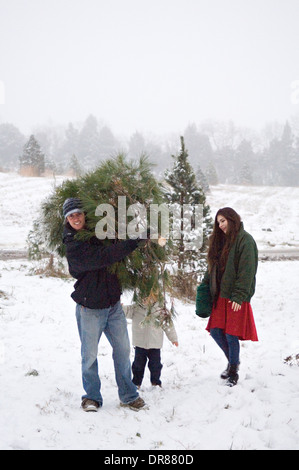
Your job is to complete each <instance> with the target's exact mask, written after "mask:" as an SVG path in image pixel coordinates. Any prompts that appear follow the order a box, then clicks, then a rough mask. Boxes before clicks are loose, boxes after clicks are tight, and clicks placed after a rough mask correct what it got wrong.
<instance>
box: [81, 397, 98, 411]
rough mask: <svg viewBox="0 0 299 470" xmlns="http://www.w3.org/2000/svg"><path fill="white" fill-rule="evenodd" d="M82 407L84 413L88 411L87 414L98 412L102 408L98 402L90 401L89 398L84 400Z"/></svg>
mask: <svg viewBox="0 0 299 470" xmlns="http://www.w3.org/2000/svg"><path fill="white" fill-rule="evenodd" d="M81 406H82V409H83V411H87V412H89V411H93V412H97V411H98V409H99V408H100V405H99V404H98V402H97V401H94V400H90V399H89V398H84V400H83V401H82V404H81Z"/></svg>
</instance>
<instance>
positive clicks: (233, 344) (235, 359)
mask: <svg viewBox="0 0 299 470" xmlns="http://www.w3.org/2000/svg"><path fill="white" fill-rule="evenodd" d="M210 334H211V336H212V338H213V339H214V340H215V341H216V343H217V344H218V346H219V347H220V348H221V349H222V351H223V352H224V354H225V355H226V357H227V360H228V362H229V363H230V365H231V366H237V365H238V364H239V362H240V342H239V338H238V336H233V335H228V334H226V333H224V331H223V330H222V329H221V328H213V329H212V330H211V331H210Z"/></svg>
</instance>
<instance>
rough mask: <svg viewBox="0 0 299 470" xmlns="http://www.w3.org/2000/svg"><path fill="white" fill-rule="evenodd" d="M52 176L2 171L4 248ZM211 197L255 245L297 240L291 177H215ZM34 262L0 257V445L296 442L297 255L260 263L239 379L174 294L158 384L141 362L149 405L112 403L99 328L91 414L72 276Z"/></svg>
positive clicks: (20, 234) (263, 445)
mask: <svg viewBox="0 0 299 470" xmlns="http://www.w3.org/2000/svg"><path fill="white" fill-rule="evenodd" d="M57 181H58V183H59V182H60V181H61V179H58V180H57ZM52 186H53V180H51V179H41V178H21V177H19V176H17V175H4V174H1V173H0V209H1V216H2V224H1V227H2V228H1V232H0V250H1V249H23V248H24V247H25V246H26V243H25V240H26V236H27V233H28V230H29V229H30V228H31V223H32V220H33V219H34V218H35V216H36V213H37V210H38V205H39V203H40V201H41V200H42V199H43V198H44V197H45V196H46V195H47V194H48V193H49V191H51V188H52ZM208 200H209V202H210V204H211V207H212V209H213V211H214V212H215V211H216V210H217V209H218V208H219V207H223V206H225V205H230V206H231V207H233V208H235V209H236V210H237V211H239V212H240V214H241V215H242V217H243V219H244V224H245V228H246V229H247V230H248V231H250V232H251V233H252V234H253V235H254V236H255V237H256V239H257V241H258V244H259V247H264V246H267V247H268V246H269V247H272V246H276V247H277V246H279V247H288V246H289V245H291V246H295V247H296V246H298V244H299V240H298V226H299V224H298V205H299V188H262V187H259V188H257V187H256V188H250V187H248V188H242V187H236V186H226V185H221V186H217V187H214V188H212V192H211V194H210V195H209V196H208ZM212 215H213V216H214V213H213V214H212ZM267 228H270V229H271V232H270V231H264V230H263V229H267ZM268 237H269V238H268ZM33 267H34V263H32V262H29V261H28V260H25V259H24V260H12V261H0V291H2V292H1V293H0V416H1V419H0V449H1V450H10V449H31V450H72V449H91V450H96V449H100V450H105V451H112V450H127V451H135V450H156V451H157V450H160V451H165V450H175V451H190V452H192V451H194V450H202V449H205V450H208V449H212V450H214V449H224V450H229V449H233V450H254V449H258V450H279V449H287V450H295V449H296V450H298V449H299V367H298V366H297V365H293V366H290V365H289V364H285V363H284V359H285V358H286V357H287V356H290V355H292V354H297V353H299V336H298V331H299V315H298V303H299V291H298V279H299V261H271V262H260V265H259V270H258V277H257V291H256V295H255V296H254V298H253V301H252V306H253V310H254V314H255V320H256V325H257V331H258V335H259V340H260V341H259V342H258V343H251V342H243V343H242V347H241V368H240V382H239V384H238V385H237V386H236V387H234V388H228V387H226V386H225V385H224V384H223V381H221V379H220V378H219V374H220V373H221V372H222V370H223V369H224V368H225V367H226V361H225V359H224V357H223V356H222V354H221V352H220V350H219V348H218V347H217V346H216V345H215V344H214V342H213V340H212V339H211V338H210V337H209V334H208V333H207V332H206V331H205V327H206V323H207V321H206V320H201V319H199V318H197V317H196V315H195V313H194V305H193V304H183V303H181V302H176V308H177V311H178V315H177V318H176V321H175V325H176V328H177V332H178V335H179V347H178V348H175V347H173V346H172V345H171V344H170V343H169V342H168V340H167V339H165V343H164V348H163V352H162V358H163V364H164V368H163V370H162V381H163V388H162V389H156V388H155V389H152V388H151V386H150V382H149V374H148V372H146V376H145V380H144V383H143V386H142V389H141V396H142V397H143V398H144V399H145V401H146V402H147V404H148V409H147V410H142V411H140V412H138V413H136V412H134V411H131V410H127V409H123V408H120V407H119V400H118V395H117V389H116V385H115V379H114V372H113V363H112V358H111V348H110V346H109V344H108V342H107V340H106V338H104V337H103V338H102V339H101V343H100V349H99V358H98V359H99V368H100V375H101V379H102V392H103V397H104V406H103V408H102V409H101V410H100V411H99V412H98V413H95V414H87V413H84V412H83V411H82V410H81V409H80V398H81V394H82V393H83V390H82V385H81V372H80V367H81V366H80V361H81V358H80V345H79V337H78V333H77V327H76V322H75V304H74V302H73V301H72V299H71V298H70V294H71V292H72V290H73V280H71V279H68V280H61V279H53V278H41V277H39V276H37V275H32V274H31V269H32V268H33ZM122 301H123V303H129V301H130V299H129V297H128V296H126V295H125V296H124V297H123V299H122ZM129 333H130V334H131V325H130V324H129ZM132 357H133V349H132Z"/></svg>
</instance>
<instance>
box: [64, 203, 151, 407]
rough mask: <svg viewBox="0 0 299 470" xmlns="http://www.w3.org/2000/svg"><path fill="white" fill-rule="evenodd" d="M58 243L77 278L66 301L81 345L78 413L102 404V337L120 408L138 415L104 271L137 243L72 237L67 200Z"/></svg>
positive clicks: (117, 291)
mask: <svg viewBox="0 0 299 470" xmlns="http://www.w3.org/2000/svg"><path fill="white" fill-rule="evenodd" d="M63 215H64V218H65V229H64V235H63V242H64V244H65V247H66V257H67V261H68V265H69V271H70V274H71V275H72V276H73V277H74V278H75V279H77V282H76V283H75V286H74V287H75V291H74V292H73V293H72V298H73V299H74V301H75V302H76V303H77V307H76V317H77V323H78V330H79V335H80V340H81V356H82V379H83V387H84V390H85V392H86V394H85V395H84V396H83V397H82V408H83V410H84V411H97V410H98V408H100V407H101V406H102V404H103V398H102V395H101V381H100V378H99V375H98V361H97V353H98V344H99V341H100V338H101V335H102V333H105V335H106V337H107V339H108V341H109V342H110V344H111V346H112V349H113V361H114V369H115V378H116V382H117V386H118V394H119V398H120V402H121V406H126V407H129V408H131V409H133V410H136V411H138V410H139V409H141V408H143V407H144V406H145V403H144V401H143V399H142V398H140V397H139V394H138V392H137V387H136V385H134V384H133V382H132V376H131V363H130V342H129V336H128V330H127V321H126V317H125V315H124V312H123V310H122V307H121V304H120V296H121V286H120V284H119V281H118V278H117V276H116V274H113V273H111V272H110V271H109V267H110V266H111V265H112V264H114V263H116V262H118V261H121V260H122V259H124V258H125V257H126V256H127V255H129V254H130V253H131V252H132V251H134V250H135V249H136V248H137V247H138V246H139V245H140V242H141V240H140V239H137V240H133V239H130V240H123V241H119V242H117V243H114V244H111V245H109V246H104V244H103V242H102V241H101V240H99V239H98V238H96V237H92V238H91V239H89V240H88V241H82V240H80V239H79V238H78V237H76V235H77V234H78V232H80V231H81V230H83V229H84V228H85V214H84V211H83V208H82V202H81V200H80V199H77V198H68V199H67V200H66V201H65V202H64V204H63Z"/></svg>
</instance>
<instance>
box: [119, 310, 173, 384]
mask: <svg viewBox="0 0 299 470" xmlns="http://www.w3.org/2000/svg"><path fill="white" fill-rule="evenodd" d="M123 310H124V312H125V314H126V317H127V318H129V319H132V343H133V346H134V347H135V358H134V362H133V364H132V372H133V383H134V384H135V385H136V386H137V387H138V388H140V386H141V383H142V380H143V376H144V370H145V366H146V363H147V360H148V368H149V370H150V380H151V384H152V385H154V386H156V385H158V386H160V387H161V385H162V383H161V380H160V376H161V370H162V367H163V366H162V364H161V349H162V346H163V337H164V333H165V334H166V336H167V338H168V339H169V341H171V342H172V344H174V345H175V346H178V345H179V343H178V337H177V333H176V330H175V327H174V324H173V323H172V322H171V323H170V324H169V325H161V324H160V322H159V314H160V312H159V308H156V309H155V308H153V310H152V312H151V318H152V320H151V321H150V322H148V323H147V322H144V320H145V317H146V315H147V309H146V308H145V307H142V306H140V305H138V304H133V305H127V306H123Z"/></svg>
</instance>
